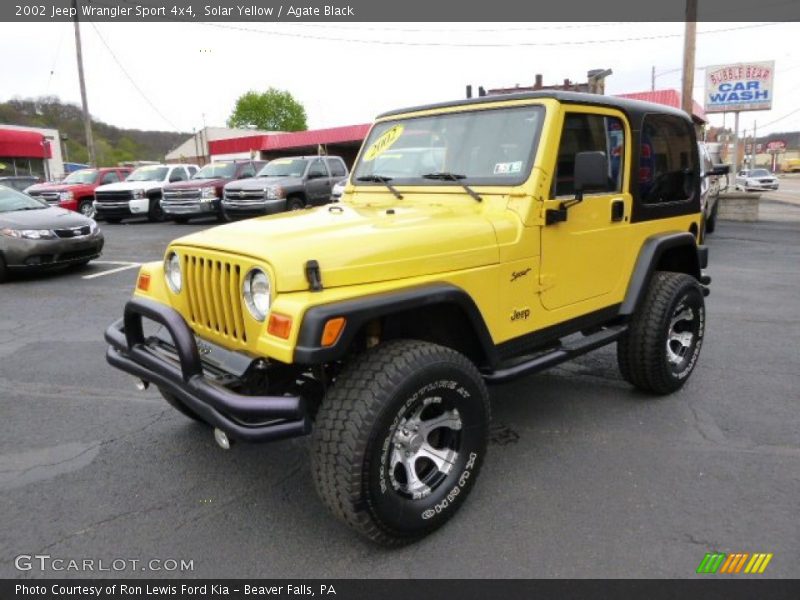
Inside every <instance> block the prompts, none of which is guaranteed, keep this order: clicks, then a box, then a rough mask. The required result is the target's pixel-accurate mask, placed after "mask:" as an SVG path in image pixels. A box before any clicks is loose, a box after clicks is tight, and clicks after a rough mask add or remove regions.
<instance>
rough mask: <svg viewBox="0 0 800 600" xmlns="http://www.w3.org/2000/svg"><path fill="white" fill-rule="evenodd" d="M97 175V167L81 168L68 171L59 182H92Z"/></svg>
mask: <svg viewBox="0 0 800 600" xmlns="http://www.w3.org/2000/svg"><path fill="white" fill-rule="evenodd" d="M96 177H97V169H81V170H80V171H75V172H74V173H70V174H69V175H67V176H66V177H65V178H64V181H62V182H61V183H94V180H95V178H96Z"/></svg>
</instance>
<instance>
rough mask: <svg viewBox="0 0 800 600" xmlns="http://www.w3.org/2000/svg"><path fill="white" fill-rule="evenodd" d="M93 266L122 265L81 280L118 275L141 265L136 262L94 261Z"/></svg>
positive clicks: (86, 276)
mask: <svg viewBox="0 0 800 600" xmlns="http://www.w3.org/2000/svg"><path fill="white" fill-rule="evenodd" d="M92 264H94V265H122V266H119V267H117V268H115V269H108V270H106V271H100V272H99V273H92V274H91V275H84V276H83V277H82V278H81V279H95V278H96V277H102V276H103V275H111V274H113V273H119V272H120V271H127V270H128V269H134V268H136V267H141V266H142V263H136V262H120V261H117V260H96V261H94V262H92Z"/></svg>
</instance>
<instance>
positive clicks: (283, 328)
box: [267, 313, 292, 340]
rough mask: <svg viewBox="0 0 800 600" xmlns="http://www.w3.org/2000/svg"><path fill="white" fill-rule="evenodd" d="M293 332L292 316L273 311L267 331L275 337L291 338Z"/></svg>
mask: <svg viewBox="0 0 800 600" xmlns="http://www.w3.org/2000/svg"><path fill="white" fill-rule="evenodd" d="M291 332H292V317H287V316H286V315H281V314H278V313H272V314H271V315H270V316H269V324H268V325H267V333H269V334H270V335H274V336H275V337H279V338H283V339H284V340H288V339H289V334H290V333H291Z"/></svg>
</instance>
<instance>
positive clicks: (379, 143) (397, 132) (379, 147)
mask: <svg viewBox="0 0 800 600" xmlns="http://www.w3.org/2000/svg"><path fill="white" fill-rule="evenodd" d="M404 129H405V127H404V126H403V125H395V126H394V127H392V128H390V129H389V130H387V131H385V132H384V133H383V134H381V136H380V137H379V138H378V139H377V140H375V142H374V143H373V144H372V145H371V146H370V147H369V148H368V149H367V152H366V153H365V154H364V162H370V161H373V160H375V159H376V158H377V157H378V156H380V155H381V154H383V153H384V152H386V151H387V150H388V149H389V148H391V147H392V144H394V143H395V142H396V141H397V140H398V139H399V138H400V136H401V135H403V130H404Z"/></svg>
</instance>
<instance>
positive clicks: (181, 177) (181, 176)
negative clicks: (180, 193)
mask: <svg viewBox="0 0 800 600" xmlns="http://www.w3.org/2000/svg"><path fill="white" fill-rule="evenodd" d="M186 179H187V177H186V171H185V170H184V168H183V167H176V168H174V169H172V173H170V175H169V180H170V181H171V182H174V181H186Z"/></svg>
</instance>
